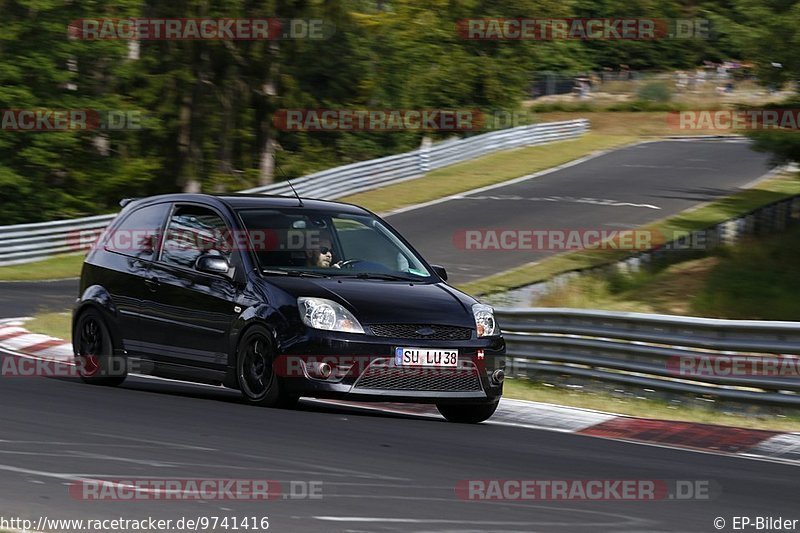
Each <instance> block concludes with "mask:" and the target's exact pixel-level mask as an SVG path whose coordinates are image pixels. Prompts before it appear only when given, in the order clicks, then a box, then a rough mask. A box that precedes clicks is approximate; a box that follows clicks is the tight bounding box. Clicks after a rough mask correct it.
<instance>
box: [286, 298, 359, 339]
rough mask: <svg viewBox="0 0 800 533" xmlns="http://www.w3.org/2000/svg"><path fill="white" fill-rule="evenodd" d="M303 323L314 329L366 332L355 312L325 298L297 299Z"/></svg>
mask: <svg viewBox="0 0 800 533" xmlns="http://www.w3.org/2000/svg"><path fill="white" fill-rule="evenodd" d="M297 305H298V306H299V307H300V316H301V317H302V319H303V324H305V325H306V326H308V327H310V328H314V329H324V330H328V331H344V332H347V333H364V328H362V327H361V324H359V323H358V320H356V317H354V316H353V314H352V313H351V312H350V311H348V310H347V309H345V308H344V307H342V306H341V305H339V304H337V303H336V302H333V301H331V300H326V299H324V298H306V297H300V298H298V299H297Z"/></svg>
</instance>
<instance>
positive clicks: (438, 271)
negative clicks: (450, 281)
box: [431, 265, 447, 281]
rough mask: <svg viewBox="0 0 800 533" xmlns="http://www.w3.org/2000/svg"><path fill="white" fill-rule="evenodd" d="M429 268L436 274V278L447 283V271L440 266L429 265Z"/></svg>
mask: <svg viewBox="0 0 800 533" xmlns="http://www.w3.org/2000/svg"><path fill="white" fill-rule="evenodd" d="M431 268H432V269H433V271H434V272H436V275H437V276H439V277H440V278H442V279H443V280H445V281H447V270H445V269H444V267H443V266H442V265H431Z"/></svg>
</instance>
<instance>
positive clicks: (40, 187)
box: [0, 0, 800, 224]
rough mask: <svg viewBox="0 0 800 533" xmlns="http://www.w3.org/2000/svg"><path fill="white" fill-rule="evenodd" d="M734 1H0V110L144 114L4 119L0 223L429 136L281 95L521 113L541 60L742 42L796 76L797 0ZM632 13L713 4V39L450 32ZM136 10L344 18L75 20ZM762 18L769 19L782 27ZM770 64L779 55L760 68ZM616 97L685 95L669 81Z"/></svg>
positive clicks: (659, 103) (664, 55) (674, 62)
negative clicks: (151, 34) (105, 23)
mask: <svg viewBox="0 0 800 533" xmlns="http://www.w3.org/2000/svg"><path fill="white" fill-rule="evenodd" d="M731 1H732V3H724V4H722V3H718V2H708V1H704V2H683V1H681V2H679V1H678V0H667V1H666V2H655V1H654V0H626V2H624V3H623V2H622V1H621V0H600V1H595V0H592V1H589V0H568V1H567V2H564V1H562V0H537V1H533V0H513V1H512V0H465V1H463V2H453V1H451V0H432V1H429V2H418V1H416V0H388V1H371V0H350V1H345V0H219V1H216V2H207V1H206V0H179V1H177V2H160V1H157V0H115V1H113V2H111V1H110V0H87V1H81V2H74V1H73V2H54V1H52V0H0V6H2V7H3V16H4V21H3V32H0V109H30V108H42V109H54V110H55V109H91V110H101V111H106V110H115V111H126V112H138V113H141V114H142V117H143V118H142V126H141V129H128V130H119V131H61V132H57V133H21V132H14V131H2V130H0V202H2V203H3V205H9V206H10V205H13V206H14V208H13V209H3V210H0V224H8V223H17V222H29V221H36V220H45V219H54V218H64V217H72V216H79V215H88V214H95V213H100V212H108V211H112V210H115V209H116V207H117V201H118V199H119V198H120V197H123V196H141V195H149V194H157V193H164V192H172V191H179V190H183V189H185V188H187V187H189V186H190V185H194V186H199V187H200V188H201V189H202V190H205V191H209V192H219V191H225V190H237V189H241V188H245V187H250V186H254V185H256V184H258V183H260V182H261V183H263V182H266V181H269V180H270V179H271V177H270V176H268V175H267V174H266V171H265V170H264V168H266V165H264V164H263V163H264V161H266V160H267V159H268V158H267V157H266V155H267V154H269V153H271V151H272V149H273V148H274V149H275V150H276V152H275V153H276V155H275V158H276V160H277V163H278V165H279V166H280V168H281V169H282V171H283V173H284V174H285V175H286V176H289V177H296V176H301V175H304V174H308V173H310V172H315V171H319V170H322V169H325V168H329V167H332V166H336V165H340V164H345V163H350V162H354V161H359V160H365V159H370V158H374V157H379V156H384V155H388V154H393V153H398V152H402V151H406V150H412V149H414V148H416V147H417V146H419V143H420V141H421V139H422V136H423V133H421V132H386V133H377V132H342V131H339V132H325V133H297V132H286V131H279V130H278V129H277V128H276V126H275V125H274V124H273V120H272V119H273V115H274V113H275V112H276V110H279V109H326V108H331V109H439V108H445V109H464V108H466V109H479V110H482V111H484V112H489V113H491V112H495V111H497V112H510V111H517V110H519V108H520V104H521V102H522V100H524V99H526V98H527V97H528V95H529V90H530V85H531V81H532V79H533V77H534V74H535V73H536V72H542V71H569V72H582V71H589V70H600V69H602V68H604V67H608V68H612V69H616V68H618V67H619V65H620V64H627V65H629V67H630V68H631V69H649V70H658V69H662V70H663V69H669V68H678V67H680V68H687V67H691V66H694V65H696V64H697V63H698V62H699V61H700V60H702V59H723V58H728V57H738V55H737V54H742V57H744V56H745V55H747V57H752V58H753V59H754V60H755V61H757V63H758V69H759V71H760V72H762V73H764V76H765V79H770V80H772V78H775V79H774V80H773V82H774V83H778V82H780V81H781V80H783V79H790V78H791V77H792V76H796V73H797V68H798V65H800V63H798V61H800V60H798V59H797V57H796V54H794V55H793V53H792V50H793V47H792V46H791V45H792V44H800V43H798V39H797V38H796V35H797V30H796V28H795V24H794V21H795V20H796V19H797V16H796V15H798V11H797V10H798V8H797V7H796V6H790V5H789V4H785V3H782V2H780V1H779V0H770V1H768V2H767V3H762V2H761V1H760V0H731ZM622 16H632V17H634V16H635V17H653V18H710V19H712V20H713V22H714V24H713V27H714V28H715V29H718V34H719V38H716V39H709V40H704V39H664V40H658V41H580V40H559V41H526V40H520V41H485V40H466V39H462V38H461V36H460V35H459V33H458V32H457V31H456V25H457V24H458V23H459V21H463V20H464V19H474V18H530V17H537V18H577V17H622ZM128 17H151V18H170V17H171V18H198V17H212V18H235V17H248V18H254V17H277V18H299V19H321V20H323V21H324V22H325V24H326V26H327V27H328V28H335V30H334V31H332V32H329V35H328V38H326V39H324V40H315V39H287V40H278V41H266V40H256V41H222V40H218V41H216V40H195V41H149V40H145V41H141V42H139V43H138V57H131V56H130V55H129V52H130V50H129V44H130V43H129V42H128V41H125V40H81V39H74V38H70V37H69V36H68V33H67V25H68V23H69V22H70V21H74V20H77V19H81V18H112V19H120V18H128ZM764 20H770V21H774V22H775V23H776V24H777V26H776V27H777V28H778V31H775V30H774V28H773V26H769V25H765V24H763V21H764ZM755 22H758V24H756V23H755ZM767 26H769V28H768V27H767ZM770 61H781V62H782V63H783V64H784V66H785V68H783V69H779V70H775V69H774V68H773V67H769V68H767V67H765V65H769V62H770ZM770 69H772V70H770ZM648 91H649V92H648ZM558 105H562V104H554V106H555V107H553V108H552V109H549V110H557V109H556V108H557V106H558ZM582 105H586V104H577V105H576V107H573V108H570V109H569V110H582V109H583V108H581V107H580V106H582ZM618 105H620V106H623V107H624V109H621V110H640V109H641V110H666V109H674V104H672V103H671V102H669V99H668V98H666V97H665V93H664V91H662V90H661V89H658V88H652V89H647V88H646V90H645V92H643V94H642V95H641V98H640V99H639V100H637V101H635V102H630V103H623V104H618ZM559 109H560V108H559ZM537 110H542V109H538V108H537ZM587 110H588V108H587ZM448 135H449V134H447V133H440V134H433V137H434V138H443V137H446V136H448ZM771 142H772V141H770V143H771ZM782 142H783V141H782ZM770 143H766V144H770ZM783 144H786V145H787V146H786V148H785V149H782V152H784V153H785V154H787V155H788V154H790V153H794V150H795V149H794V148H792V147H790V146H789V145H791V144H792V143H791V142H783ZM275 179H282V175H281V174H278V176H277V177H276V178H275Z"/></svg>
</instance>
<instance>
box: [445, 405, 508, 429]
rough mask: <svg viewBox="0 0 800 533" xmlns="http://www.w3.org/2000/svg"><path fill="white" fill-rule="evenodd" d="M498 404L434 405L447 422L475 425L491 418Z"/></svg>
mask: <svg viewBox="0 0 800 533" xmlns="http://www.w3.org/2000/svg"><path fill="white" fill-rule="evenodd" d="M499 403H500V401H499V400H498V401H496V402H494V403H472V404H470V403H467V404H436V408H437V409H438V410H439V412H440V413H441V414H442V416H443V417H445V418H446V419H447V421H448V422H456V423H460V424H477V423H478V422H483V421H484V420H487V419H488V418H489V417H491V416H492V415H493V414H494V412H495V411H496V410H497V406H498V404H499Z"/></svg>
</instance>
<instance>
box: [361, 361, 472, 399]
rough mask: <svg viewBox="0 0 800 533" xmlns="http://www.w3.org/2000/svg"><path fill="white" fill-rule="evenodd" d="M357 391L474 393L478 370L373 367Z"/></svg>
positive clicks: (363, 378) (374, 365) (365, 374)
mask: <svg viewBox="0 0 800 533" xmlns="http://www.w3.org/2000/svg"><path fill="white" fill-rule="evenodd" d="M353 387H354V388H357V389H373V390H375V389H377V390H401V391H433V392H473V391H481V390H482V388H481V382H480V378H479V377H478V370H477V368H475V367H471V368H446V369H442V368H424V367H421V368H420V367H416V368H398V367H395V366H389V365H383V364H380V365H376V364H372V365H371V366H370V367H369V368H367V369H366V370H365V371H364V373H363V374H361V377H359V378H358V380H357V381H356V383H355V385H354V386H353Z"/></svg>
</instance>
